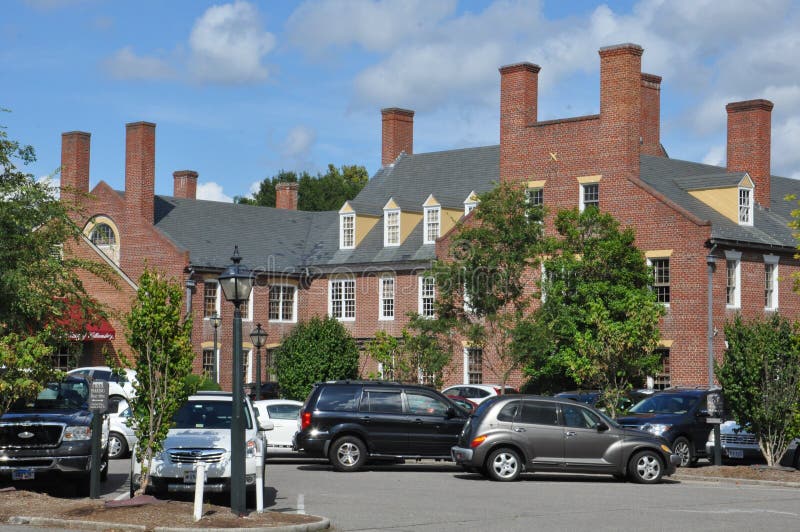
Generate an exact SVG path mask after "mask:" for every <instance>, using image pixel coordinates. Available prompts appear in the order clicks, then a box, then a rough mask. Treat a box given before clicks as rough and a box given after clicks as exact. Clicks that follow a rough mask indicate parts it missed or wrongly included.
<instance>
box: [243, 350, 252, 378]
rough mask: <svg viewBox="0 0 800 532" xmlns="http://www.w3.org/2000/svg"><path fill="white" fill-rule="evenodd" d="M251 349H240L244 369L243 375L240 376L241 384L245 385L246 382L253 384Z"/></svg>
mask: <svg viewBox="0 0 800 532" xmlns="http://www.w3.org/2000/svg"><path fill="white" fill-rule="evenodd" d="M253 349H254V348H253V347H251V348H249V349H244V348H242V357H243V358H244V360H243V361H242V362H244V364H245V366H246V369H245V370H244V375H242V382H243V384H246V383H248V382H253Z"/></svg>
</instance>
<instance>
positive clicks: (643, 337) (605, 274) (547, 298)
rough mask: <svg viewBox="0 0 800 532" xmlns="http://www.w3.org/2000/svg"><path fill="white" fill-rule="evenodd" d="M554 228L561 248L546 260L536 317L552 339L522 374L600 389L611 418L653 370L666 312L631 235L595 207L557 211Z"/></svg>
mask: <svg viewBox="0 0 800 532" xmlns="http://www.w3.org/2000/svg"><path fill="white" fill-rule="evenodd" d="M555 225H556V230H557V232H558V244H557V248H556V249H555V250H553V253H552V254H551V255H550V256H549V258H548V259H546V260H545V261H544V274H543V279H542V282H541V286H542V294H543V296H542V305H541V307H540V308H539V310H538V311H537V313H536V314H537V315H536V319H537V321H538V322H539V323H541V324H542V325H543V326H544V327H546V330H547V335H548V336H549V338H550V340H551V341H550V342H549V347H545V350H544V351H540V352H538V353H537V356H536V363H535V365H531V366H528V368H527V371H528V373H529V374H532V375H537V374H541V373H548V372H550V373H552V372H556V373H557V372H564V373H566V375H568V376H569V377H571V378H573V379H574V380H575V382H576V383H577V384H578V385H579V386H585V387H597V388H599V389H601V390H603V392H604V403H605V406H606V407H607V408H608V409H609V411H610V413H611V415H612V416H613V415H615V414H616V412H615V409H616V405H618V404H619V403H620V399H621V397H622V395H623V394H624V393H625V392H626V391H627V390H628V389H629V388H630V387H631V386H632V385H633V384H634V383H637V384H638V383H639V382H640V381H642V380H643V379H644V377H645V376H646V375H647V374H651V373H653V372H655V371H656V370H657V368H658V364H659V362H660V357H659V356H658V355H657V354H654V352H653V351H654V350H655V348H656V347H657V346H658V341H659V330H658V320H659V318H660V317H661V316H662V315H663V314H664V307H663V306H662V305H661V304H659V303H658V302H657V301H656V298H655V294H654V293H653V291H652V290H651V288H650V287H651V285H652V272H651V271H650V268H648V266H647V262H646V261H645V257H644V254H643V253H642V252H641V251H640V250H638V249H637V248H636V246H635V235H634V232H633V230H632V229H630V228H628V229H625V230H620V228H619V224H618V222H617V221H616V220H614V218H613V217H612V216H611V215H610V214H607V213H602V212H600V211H599V210H598V209H595V208H588V209H586V210H585V211H583V212H581V213H579V212H578V211H577V210H570V211H561V212H559V213H558V215H557V216H556V222H555ZM545 346H547V343H545Z"/></svg>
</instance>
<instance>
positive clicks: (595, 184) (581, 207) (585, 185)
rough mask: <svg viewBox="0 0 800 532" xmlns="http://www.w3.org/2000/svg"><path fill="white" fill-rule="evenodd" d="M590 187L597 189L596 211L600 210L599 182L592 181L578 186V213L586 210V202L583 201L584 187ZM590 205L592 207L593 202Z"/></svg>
mask: <svg viewBox="0 0 800 532" xmlns="http://www.w3.org/2000/svg"><path fill="white" fill-rule="evenodd" d="M591 186H596V187H597V208H598V209H599V208H600V182H599V181H592V182H590V183H581V184H580V203H579V207H580V212H583V211H584V210H586V201H585V195H586V187H591ZM591 205H594V202H592V203H591Z"/></svg>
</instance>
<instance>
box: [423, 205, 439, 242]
mask: <svg viewBox="0 0 800 532" xmlns="http://www.w3.org/2000/svg"><path fill="white" fill-rule="evenodd" d="M440 215H441V209H440V208H439V207H425V244H433V243H434V242H436V239H437V238H439V225H440V223H439V218H440Z"/></svg>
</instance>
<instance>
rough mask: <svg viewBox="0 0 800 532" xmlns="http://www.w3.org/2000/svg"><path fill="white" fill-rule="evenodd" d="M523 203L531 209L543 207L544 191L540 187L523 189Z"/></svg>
mask: <svg viewBox="0 0 800 532" xmlns="http://www.w3.org/2000/svg"><path fill="white" fill-rule="evenodd" d="M525 201H527V202H528V205H530V206H531V207H542V206H543V205H544V189H543V188H542V187H535V188H533V187H532V188H527V189H525Z"/></svg>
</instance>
